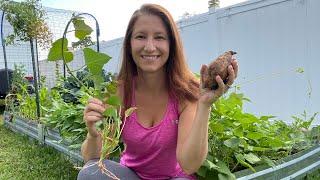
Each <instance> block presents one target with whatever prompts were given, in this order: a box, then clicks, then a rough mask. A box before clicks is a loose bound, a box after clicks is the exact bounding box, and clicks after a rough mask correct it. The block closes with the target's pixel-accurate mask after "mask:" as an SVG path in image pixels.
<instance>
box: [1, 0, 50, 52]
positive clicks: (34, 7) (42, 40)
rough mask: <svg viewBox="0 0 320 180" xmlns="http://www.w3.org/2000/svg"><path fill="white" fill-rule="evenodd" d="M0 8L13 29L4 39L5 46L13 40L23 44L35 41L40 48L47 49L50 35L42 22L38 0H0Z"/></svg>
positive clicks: (43, 12)
mask: <svg viewBox="0 0 320 180" xmlns="http://www.w3.org/2000/svg"><path fill="white" fill-rule="evenodd" d="M0 7H1V10H3V11H4V12H5V14H6V19H7V20H8V22H9V23H10V24H11V25H12V27H13V33H12V34H10V35H9V36H8V37H7V38H6V44H13V43H14V40H15V39H16V40H18V41H23V42H24V41H30V40H32V39H37V40H38V43H39V45H40V46H41V47H43V48H48V47H49V45H50V44H51V39H52V34H51V32H50V31H49V28H48V25H47V24H46V23H45V21H44V16H45V11H44V10H43V8H42V7H41V5H40V3H39V0H26V1H25V2H15V1H9V0H1V1H0Z"/></svg>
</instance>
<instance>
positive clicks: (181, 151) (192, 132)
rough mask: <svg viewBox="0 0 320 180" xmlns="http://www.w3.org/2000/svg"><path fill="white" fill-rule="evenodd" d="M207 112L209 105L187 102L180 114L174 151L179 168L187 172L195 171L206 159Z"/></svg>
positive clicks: (208, 111)
mask: <svg viewBox="0 0 320 180" xmlns="http://www.w3.org/2000/svg"><path fill="white" fill-rule="evenodd" d="M209 114H210V107H208V106H203V105H202V104H197V103H189V104H187V105H186V107H185V108H184V110H183V112H182V113H181V115H180V120H179V127H178V142H177V152H176V153H177V160H178V162H179V164H180V166H181V168H182V169H183V171H184V172H185V173H187V174H192V173H194V172H196V171H197V170H198V169H199V168H200V166H201V165H202V163H203V161H204V160H205V159H206V156H207V152H208V119H209ZM193 117H194V118H193Z"/></svg>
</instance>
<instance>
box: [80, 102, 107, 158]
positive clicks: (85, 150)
mask: <svg viewBox="0 0 320 180" xmlns="http://www.w3.org/2000/svg"><path fill="white" fill-rule="evenodd" d="M104 111H105V105H104V104H103V103H102V101H100V100H98V99H95V98H92V99H90V100H89V101H88V105H87V106H86V108H85V110H84V112H83V119H84V121H85V123H86V126H87V129H88V134H87V138H86V140H85V141H84V142H83V144H82V146H81V154H82V157H83V159H84V161H85V162H87V161H89V160H90V159H94V158H99V157H100V152H101V144H102V139H101V135H100V134H99V132H98V131H97V130H96V128H95V123H96V122H97V121H100V120H102V118H103V115H102V113H103V112H104Z"/></svg>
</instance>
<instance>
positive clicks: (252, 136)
mask: <svg viewBox="0 0 320 180" xmlns="http://www.w3.org/2000/svg"><path fill="white" fill-rule="evenodd" d="M246 137H247V138H249V139H253V140H258V139H261V138H262V137H264V135H263V134H261V133H259V132H248V134H247V136H246Z"/></svg>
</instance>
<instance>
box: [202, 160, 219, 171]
mask: <svg viewBox="0 0 320 180" xmlns="http://www.w3.org/2000/svg"><path fill="white" fill-rule="evenodd" d="M203 166H205V167H207V168H208V169H218V168H219V167H218V166H217V165H215V164H214V163H213V162H211V161H209V160H208V159H206V160H205V161H204V162H203Z"/></svg>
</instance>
